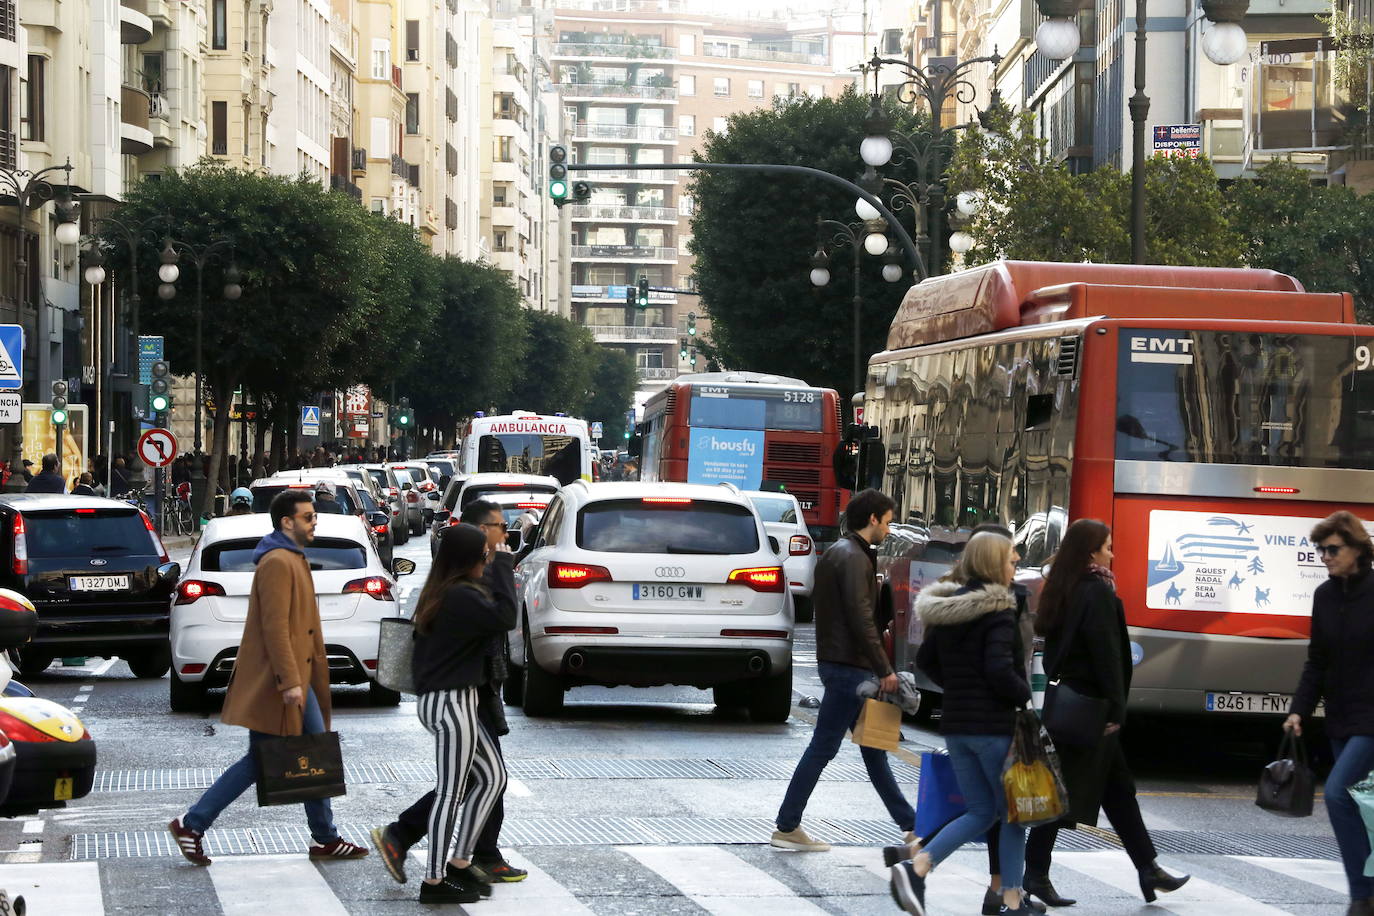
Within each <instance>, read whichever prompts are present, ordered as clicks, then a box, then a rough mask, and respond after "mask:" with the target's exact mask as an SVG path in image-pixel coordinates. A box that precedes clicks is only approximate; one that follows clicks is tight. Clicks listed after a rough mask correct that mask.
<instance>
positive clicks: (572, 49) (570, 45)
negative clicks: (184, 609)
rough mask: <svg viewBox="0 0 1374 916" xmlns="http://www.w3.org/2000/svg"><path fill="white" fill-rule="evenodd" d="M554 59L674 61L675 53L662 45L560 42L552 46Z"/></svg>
mask: <svg viewBox="0 0 1374 916" xmlns="http://www.w3.org/2000/svg"><path fill="white" fill-rule="evenodd" d="M553 56H554V57H620V58H625V59H627V60H629V59H644V60H676V59H677V51H676V50H675V49H673V48H668V47H664V46H663V45H646V44H613V43H611V42H603V41H598V42H584V41H560V42H557V43H555V44H554V46H553Z"/></svg>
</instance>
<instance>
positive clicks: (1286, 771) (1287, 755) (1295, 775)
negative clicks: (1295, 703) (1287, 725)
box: [1255, 730, 1315, 817]
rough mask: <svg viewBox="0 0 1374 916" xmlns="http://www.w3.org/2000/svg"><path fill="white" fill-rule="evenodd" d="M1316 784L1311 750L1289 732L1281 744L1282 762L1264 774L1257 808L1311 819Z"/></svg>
mask: <svg viewBox="0 0 1374 916" xmlns="http://www.w3.org/2000/svg"><path fill="white" fill-rule="evenodd" d="M1314 783H1315V781H1314V780H1313V778H1312V768H1311V767H1309V766H1308V765H1307V746H1306V745H1305V744H1303V743H1302V741H1301V740H1300V739H1299V738H1298V737H1297V736H1296V735H1294V734H1293V732H1292V730H1289V731H1288V732H1287V733H1286V734H1285V735H1284V738H1283V741H1282V742H1280V744H1279V759H1277V760H1275V761H1274V762H1273V763H1271V764H1269V765H1268V766H1266V767H1265V768H1264V769H1263V770H1261V771H1260V781H1259V792H1258V793H1257V794H1256V795H1255V804H1257V805H1259V806H1260V807H1261V808H1263V809H1264V810H1265V811H1271V812H1273V813H1274V814H1277V815H1279V816H1281V817H1307V816H1308V815H1310V814H1311V813H1312V790H1313V786H1314Z"/></svg>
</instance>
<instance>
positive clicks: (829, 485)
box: [639, 372, 849, 548]
mask: <svg viewBox="0 0 1374 916" xmlns="http://www.w3.org/2000/svg"><path fill="white" fill-rule="evenodd" d="M639 430H640V434H641V436H642V437H643V441H642V445H641V452H640V479H641V480H665V481H679V482H685V483H708V484H714V483H721V482H729V483H733V484H735V485H736V486H738V487H739V488H740V489H741V490H757V489H759V487H760V486H761V485H763V484H764V483H765V482H768V483H777V484H782V485H783V486H784V487H785V488H786V490H787V492H788V493H791V494H792V495H793V496H795V497H796V498H797V502H798V503H800V504H801V507H802V514H803V515H804V516H805V517H806V524H807V526H808V527H809V528H810V529H811V535H812V537H813V538H814V539H815V540H816V541H817V544H818V548H819V546H820V545H825V544H829V543H831V542H833V541H835V540H837V539H838V538H839V531H840V528H839V525H840V512H841V511H842V510H843V509H844V504H845V502H846V501H848V498H849V491H847V490H844V489H841V488H840V487H839V486H837V485H836V482H835V471H834V465H833V461H834V454H835V450H836V449H837V448H838V447H839V445H840V440H841V438H842V437H843V434H844V424H843V422H842V419H841V417H840V399H839V395H838V394H836V393H835V391H834V390H833V389H830V388H812V387H811V386H810V385H808V384H806V383H805V382H803V381H801V380H800V379H794V378H785V377H782V376H776V375H761V374H759V373H757V372H700V373H694V374H690V375H680V376H678V377H677V379H676V380H674V381H673V383H672V384H670V385H669V386H668V387H667V388H665V389H664V390H663V391H660V392H658V393H657V394H655V395H654V396H653V397H651V398H650V399H649V400H648V402H646V403H645V405H644V419H643V421H642V422H641V423H640V426H639Z"/></svg>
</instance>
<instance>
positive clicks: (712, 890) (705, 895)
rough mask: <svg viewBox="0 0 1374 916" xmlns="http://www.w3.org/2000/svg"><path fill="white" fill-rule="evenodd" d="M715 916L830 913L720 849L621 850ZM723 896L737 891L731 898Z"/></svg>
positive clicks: (664, 848)
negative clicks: (727, 892)
mask: <svg viewBox="0 0 1374 916" xmlns="http://www.w3.org/2000/svg"><path fill="white" fill-rule="evenodd" d="M616 848H617V849H619V851H620V852H622V853H624V854H625V855H628V856H630V857H632V858H634V859H637V860H638V861H639V862H640V863H641V864H643V865H645V866H646V867H648V868H649V869H651V870H652V871H654V872H657V873H658V875H659V877H661V878H663V879H665V880H666V881H667V882H668V883H669V884H671V885H673V886H674V887H676V888H677V889H678V890H680V891H682V893H683V895H684V896H686V897H688V898H689V899H690V900H691V901H692V902H693V903H695V904H696V905H697V906H699V907H701V908H702V909H704V910H706V911H707V912H708V913H711V914H712V916H793V914H817V916H819V914H823V913H824V912H825V910H822V909H821V908H820V907H818V906H816V905H815V904H814V903H811V902H809V901H807V900H805V899H804V898H801V897H799V896H797V893H796V891H794V890H792V889H791V888H790V887H788V886H787V885H785V884H783V883H782V882H781V881H779V880H778V879H776V878H774V877H773V876H772V875H770V874H768V873H767V872H764V871H762V870H761V869H758V868H755V867H754V866H752V865H750V864H749V863H748V862H746V861H744V860H743V859H741V858H740V857H739V856H737V855H735V854H734V853H732V852H730V851H729V850H726V849H721V848H719V847H716V846H618V847H616ZM722 891H732V892H733V893H731V894H730V895H729V896H726V895H724V894H722Z"/></svg>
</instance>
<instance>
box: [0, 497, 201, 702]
mask: <svg viewBox="0 0 1374 916" xmlns="http://www.w3.org/2000/svg"><path fill="white" fill-rule="evenodd" d="M180 574H181V567H180V566H178V565H177V564H176V563H172V562H169V560H168V556H167V551H166V549H165V548H164V547H163V546H162V542H161V540H160V539H159V538H158V536H157V532H156V531H155V530H154V529H153V525H152V522H151V521H149V519H148V517H147V516H146V515H144V514H143V513H142V512H140V511H139V510H138V509H136V508H135V507H133V506H131V505H129V504H128V503H126V502H122V501H120V500H116V499H103V498H99V497H93V496H68V495H65V494H57V493H51V494H49V493H42V494H40V493H25V494H12V495H5V496H0V588H9V589H13V590H14V591H17V592H19V593H20V594H22V595H24V596H25V597H27V598H28V599H29V601H31V602H32V603H33V605H34V608H35V609H36V610H37V611H38V630H37V632H36V633H35V634H34V637H33V640H32V641H31V642H29V643H28V644H26V645H25V646H24V647H23V648H22V649H20V670H21V671H22V672H23V673H25V674H36V673H38V672H40V671H42V670H43V669H45V668H47V667H48V665H49V664H51V663H52V660H53V659H54V658H55V657H57V656H59V655H60V656H73V655H99V656H104V657H111V656H119V657H120V658H122V659H124V660H125V661H126V662H128V664H129V667H130V668H131V669H132V670H133V673H134V675H135V676H136V677H162V675H164V674H166V673H167V669H168V667H169V666H170V664H171V657H170V654H169V649H168V643H167V633H168V609H169V608H170V606H171V597H172V592H173V590H174V589H175V588H176V582H177V578H178V577H179V576H180Z"/></svg>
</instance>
